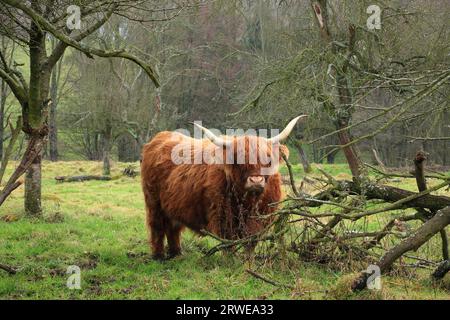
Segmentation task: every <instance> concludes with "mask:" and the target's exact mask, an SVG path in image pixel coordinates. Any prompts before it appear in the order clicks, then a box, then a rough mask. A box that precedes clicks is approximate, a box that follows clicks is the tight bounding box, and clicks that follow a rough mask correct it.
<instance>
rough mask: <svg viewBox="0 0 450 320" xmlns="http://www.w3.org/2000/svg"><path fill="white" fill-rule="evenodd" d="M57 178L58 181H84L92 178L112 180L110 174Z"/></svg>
mask: <svg viewBox="0 0 450 320" xmlns="http://www.w3.org/2000/svg"><path fill="white" fill-rule="evenodd" d="M55 180H56V181H58V182H82V181H90V180H100V181H109V180H111V177H110V176H92V175H91V176H73V177H69V176H58V177H55Z"/></svg>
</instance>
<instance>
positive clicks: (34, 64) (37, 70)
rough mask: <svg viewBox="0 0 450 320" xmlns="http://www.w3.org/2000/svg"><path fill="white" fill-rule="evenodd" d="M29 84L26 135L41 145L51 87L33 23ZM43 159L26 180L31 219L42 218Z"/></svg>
mask: <svg viewBox="0 0 450 320" xmlns="http://www.w3.org/2000/svg"><path fill="white" fill-rule="evenodd" d="M31 5H32V7H33V8H34V9H35V10H39V6H40V4H39V3H38V2H37V1H32V2H31ZM29 41H30V44H29V48H30V51H29V52H30V84H29V101H28V103H27V104H25V105H23V106H22V115H23V131H24V132H25V133H27V134H28V135H29V141H31V140H33V136H36V138H37V137H38V138H37V139H40V140H41V141H42V140H43V139H45V137H46V136H47V134H48V128H47V126H46V123H45V121H46V115H47V113H46V110H47V107H48V105H47V97H48V91H49V84H50V73H49V72H48V71H44V70H43V69H42V63H43V61H44V60H45V58H46V37H45V33H43V32H42V30H41V28H40V27H39V26H38V25H36V23H34V22H32V23H31V27H30V40H29ZM41 158H42V152H39V154H38V155H37V156H36V158H35V159H34V160H33V162H32V164H31V166H30V168H29V169H28V171H27V173H26V177H25V196H24V199H25V213H26V214H27V215H29V216H39V215H41V213H42V208H41Z"/></svg>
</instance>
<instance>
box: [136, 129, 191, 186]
mask: <svg viewBox="0 0 450 320" xmlns="http://www.w3.org/2000/svg"><path fill="white" fill-rule="evenodd" d="M182 139H183V137H182V135H181V134H179V133H174V132H170V131H163V132H160V133H158V134H157V135H156V136H155V137H154V138H153V139H152V140H151V141H150V142H149V143H147V144H145V145H144V147H143V150H142V162H141V179H142V186H143V188H144V191H148V192H152V193H155V195H156V194H158V193H159V189H160V186H161V182H163V181H165V180H166V179H167V177H168V176H169V175H170V173H171V172H172V170H173V169H174V168H175V164H174V163H173V161H172V158H171V152H172V149H173V147H174V146H176V145H177V144H178V143H179V142H180V141H182Z"/></svg>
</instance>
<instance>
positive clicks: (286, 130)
mask: <svg viewBox="0 0 450 320" xmlns="http://www.w3.org/2000/svg"><path fill="white" fill-rule="evenodd" d="M306 117H307V115H301V116H298V117H296V118H294V119H292V120H291V121H290V122H289V123H288V125H287V126H286V128H284V129H283V131H281V132H280V134H278V135H276V136H275V137H272V138H270V139H268V140H269V141H270V142H272V143H277V142H280V141H283V140H285V139H286V138H287V137H288V136H289V134H290V133H291V131H292V129H294V127H295V125H296V123H297V121H298V120H300V119H303V118H306Z"/></svg>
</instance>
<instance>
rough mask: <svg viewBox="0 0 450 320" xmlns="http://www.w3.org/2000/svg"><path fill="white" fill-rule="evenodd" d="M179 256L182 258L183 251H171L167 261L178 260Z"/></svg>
mask: <svg viewBox="0 0 450 320" xmlns="http://www.w3.org/2000/svg"><path fill="white" fill-rule="evenodd" d="M178 256H181V250H177V251H169V253H168V254H167V259H173V258H176V257H178Z"/></svg>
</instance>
